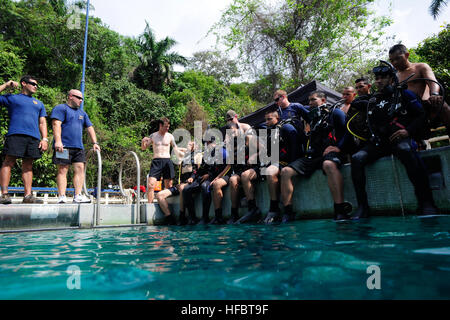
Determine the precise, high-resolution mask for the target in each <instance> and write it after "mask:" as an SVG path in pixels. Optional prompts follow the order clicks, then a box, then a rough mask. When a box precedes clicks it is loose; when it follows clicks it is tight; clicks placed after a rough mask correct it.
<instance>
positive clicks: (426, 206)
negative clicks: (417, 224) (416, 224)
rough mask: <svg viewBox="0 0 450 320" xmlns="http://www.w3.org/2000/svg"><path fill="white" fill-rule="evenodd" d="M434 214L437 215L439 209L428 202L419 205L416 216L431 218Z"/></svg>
mask: <svg viewBox="0 0 450 320" xmlns="http://www.w3.org/2000/svg"><path fill="white" fill-rule="evenodd" d="M436 214H439V209H438V208H436V206H435V205H434V204H433V203H432V202H430V201H424V202H422V203H420V204H419V207H418V208H417V215H419V216H433V215H436Z"/></svg>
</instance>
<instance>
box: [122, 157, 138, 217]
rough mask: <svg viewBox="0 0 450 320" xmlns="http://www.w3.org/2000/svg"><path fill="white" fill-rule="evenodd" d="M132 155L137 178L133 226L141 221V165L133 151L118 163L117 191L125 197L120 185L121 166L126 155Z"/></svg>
mask: <svg viewBox="0 0 450 320" xmlns="http://www.w3.org/2000/svg"><path fill="white" fill-rule="evenodd" d="M129 154H130V155H132V156H133V157H134V159H135V160H136V170H137V177H136V214H135V215H134V224H139V223H140V221H141V217H140V216H141V215H140V204H141V164H140V162H139V157H138V155H137V154H136V153H135V152H133V151H128V152H127V153H126V154H125V156H124V157H123V158H122V161H121V162H120V169H119V189H120V192H121V193H122V196H124V197H126V196H127V195H126V194H125V191H124V190H123V185H122V173H123V166H124V164H125V158H126V156H127V155H129Z"/></svg>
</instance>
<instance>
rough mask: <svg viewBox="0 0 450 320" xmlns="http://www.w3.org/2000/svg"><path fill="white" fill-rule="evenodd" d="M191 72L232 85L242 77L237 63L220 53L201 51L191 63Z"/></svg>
mask: <svg viewBox="0 0 450 320" xmlns="http://www.w3.org/2000/svg"><path fill="white" fill-rule="evenodd" d="M188 69H190V70H195V71H200V72H203V73H204V74H206V75H207V76H213V77H214V78H215V79H216V80H218V81H220V82H222V83H224V84H230V83H231V80H233V79H234V78H237V77H239V76H240V73H239V69H238V66H237V63H236V61H234V60H232V59H229V58H228V57H226V56H224V55H223V54H222V53H221V52H220V51H208V50H207V51H199V52H195V53H194V54H193V58H191V59H190V61H189V68H188Z"/></svg>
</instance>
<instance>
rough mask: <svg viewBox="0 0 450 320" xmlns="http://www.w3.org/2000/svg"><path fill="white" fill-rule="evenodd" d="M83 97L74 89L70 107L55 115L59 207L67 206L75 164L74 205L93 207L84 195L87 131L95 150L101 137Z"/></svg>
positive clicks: (57, 109) (69, 97)
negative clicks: (69, 183) (70, 180)
mask: <svg viewBox="0 0 450 320" xmlns="http://www.w3.org/2000/svg"><path fill="white" fill-rule="evenodd" d="M82 101H83V94H82V93H81V92H80V91H78V90H75V89H72V90H70V91H69V93H68V94H67V103H65V104H60V105H57V106H56V107H55V108H54V109H53V111H52V115H51V118H52V125H53V135H54V140H55V144H54V150H55V152H54V153H53V163H54V164H56V165H57V167H58V174H57V176H56V183H57V185H58V196H59V198H58V203H66V202H67V199H66V187H67V171H69V167H70V165H72V164H73V169H74V175H73V185H74V188H75V196H74V199H73V202H74V203H89V202H91V200H89V199H88V198H87V197H86V196H84V195H81V189H82V186H83V182H84V164H85V163H86V155H85V153H84V147H83V129H84V128H87V132H88V134H89V137H90V138H91V141H92V142H93V144H94V150H99V151H100V146H99V144H98V143H97V137H96V134H95V131H94V127H93V126H92V123H91V121H90V120H89V117H88V115H87V114H86V112H84V111H83V110H81V109H80V105H81V102H82Z"/></svg>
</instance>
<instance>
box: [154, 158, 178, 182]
mask: <svg viewBox="0 0 450 320" xmlns="http://www.w3.org/2000/svg"><path fill="white" fill-rule="evenodd" d="M161 175H162V177H163V179H173V178H174V177H175V168H174V167H173V162H172V160H170V159H169V158H156V159H153V161H152V165H151V167H150V173H149V177H151V178H156V180H159V179H161Z"/></svg>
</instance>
